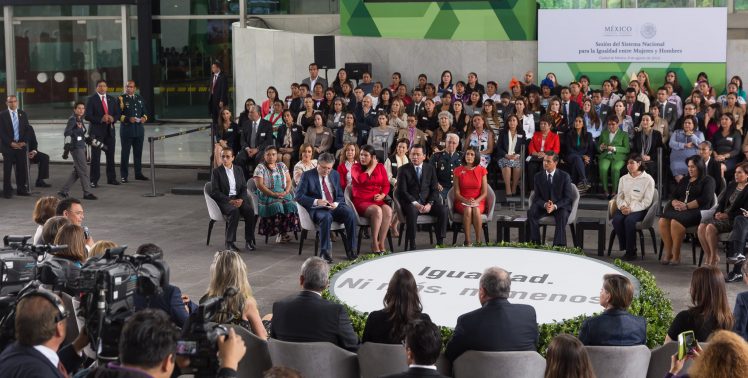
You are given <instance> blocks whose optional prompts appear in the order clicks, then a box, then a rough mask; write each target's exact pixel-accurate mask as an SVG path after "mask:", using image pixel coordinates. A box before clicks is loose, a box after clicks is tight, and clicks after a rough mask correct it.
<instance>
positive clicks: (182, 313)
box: [133, 243, 197, 328]
mask: <svg viewBox="0 0 748 378" xmlns="http://www.w3.org/2000/svg"><path fill="white" fill-rule="evenodd" d="M135 254H136V255H142V256H151V257H152V258H154V259H157V260H162V259H163V257H164V251H163V250H162V249H161V248H160V247H159V246H157V245H155V244H152V243H147V244H143V245H141V246H140V247H138V250H137V251H136V252H135ZM133 302H134V304H135V310H138V311H139V310H142V309H145V308H152V309H158V310H163V311H164V312H166V313H167V314H168V315H169V318H171V321H172V323H174V324H176V325H177V326H178V327H180V328H181V327H183V326H184V323H185V322H186V321H187V318H188V317H189V316H190V313H192V312H194V311H195V310H197V304H195V303H194V302H192V301H191V300H190V298H189V297H188V296H186V295H182V290H180V289H179V288H178V287H176V286H174V285H171V284H170V285H168V286H166V287H164V288H163V291H162V292H161V295H158V296H153V297H146V296H144V295H142V294H140V293H137V292H136V293H135V296H134V297H133Z"/></svg>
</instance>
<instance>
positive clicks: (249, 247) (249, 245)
mask: <svg viewBox="0 0 748 378" xmlns="http://www.w3.org/2000/svg"><path fill="white" fill-rule="evenodd" d="M244 249H246V250H247V251H254V250H255V249H256V248H255V241H254V240H250V241H248V242H246V243H244Z"/></svg>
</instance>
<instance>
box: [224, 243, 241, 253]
mask: <svg viewBox="0 0 748 378" xmlns="http://www.w3.org/2000/svg"><path fill="white" fill-rule="evenodd" d="M226 249H228V250H230V251H234V252H239V247H237V246H236V244H234V242H226Z"/></svg>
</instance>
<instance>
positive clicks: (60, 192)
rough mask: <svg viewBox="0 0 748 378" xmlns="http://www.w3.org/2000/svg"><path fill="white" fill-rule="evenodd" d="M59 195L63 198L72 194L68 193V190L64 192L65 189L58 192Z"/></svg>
mask: <svg viewBox="0 0 748 378" xmlns="http://www.w3.org/2000/svg"><path fill="white" fill-rule="evenodd" d="M57 195H58V196H59V197H60V198H62V199H65V198H68V197H69V196H70V195H69V194H67V193H66V192H63V191H59V192H57Z"/></svg>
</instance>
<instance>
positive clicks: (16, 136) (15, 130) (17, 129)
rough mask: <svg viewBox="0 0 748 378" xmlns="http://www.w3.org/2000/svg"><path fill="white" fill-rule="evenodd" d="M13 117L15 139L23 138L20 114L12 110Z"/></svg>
mask: <svg viewBox="0 0 748 378" xmlns="http://www.w3.org/2000/svg"><path fill="white" fill-rule="evenodd" d="M10 114H11V115H12V118H13V140H20V139H21V131H20V129H19V128H18V114H17V113H16V112H10Z"/></svg>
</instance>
